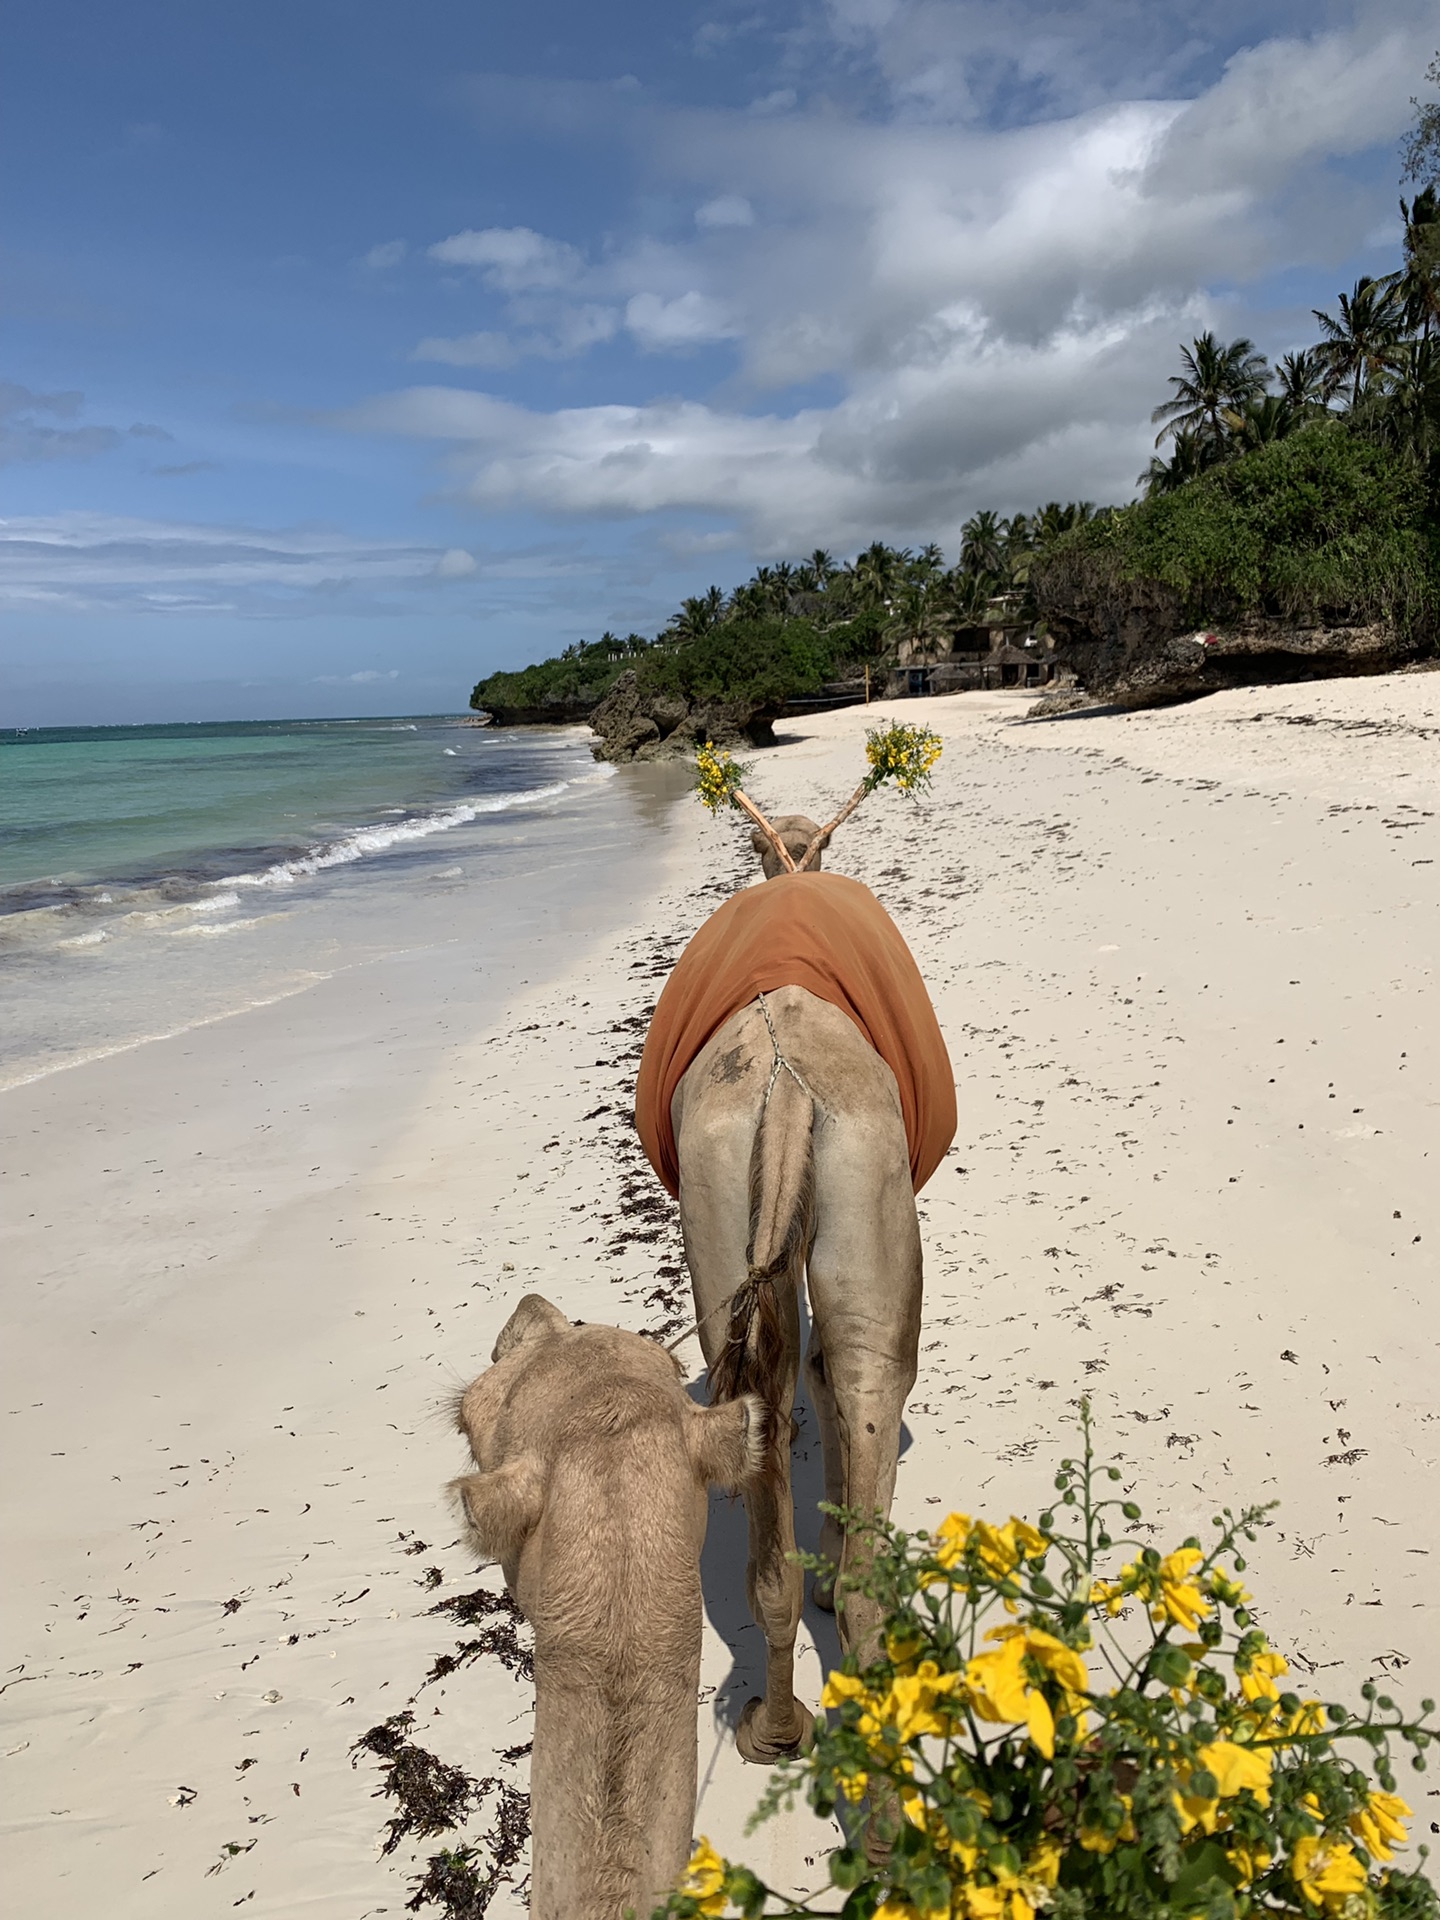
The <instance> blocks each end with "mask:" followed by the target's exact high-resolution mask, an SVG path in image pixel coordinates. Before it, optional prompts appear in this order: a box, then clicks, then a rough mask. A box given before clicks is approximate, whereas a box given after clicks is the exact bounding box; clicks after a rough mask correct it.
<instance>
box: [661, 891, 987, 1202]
mask: <svg viewBox="0 0 1440 1920" xmlns="http://www.w3.org/2000/svg"><path fill="white" fill-rule="evenodd" d="M776 987H804V988H805V989H806V991H807V992H809V993H813V994H814V995H815V996H816V997H817V998H818V999H821V1000H828V1001H829V1002H830V1004H831V1006H834V1007H839V1009H840V1010H841V1012H842V1013H845V1014H848V1015H849V1017H850V1018H851V1019H852V1020H853V1021H854V1022H855V1024H856V1026H857V1027H858V1028H859V1029H860V1031H861V1033H863V1034H864V1036H865V1038H866V1039H867V1040H868V1041H869V1043H870V1045H871V1046H872V1047H873V1048H874V1049H875V1051H876V1052H877V1053H878V1054H879V1055H880V1058H881V1059H882V1060H883V1061H884V1062H885V1064H886V1065H887V1066H888V1067H889V1068H890V1071H891V1072H892V1073H893V1074H894V1075H895V1079H896V1083H897V1085H898V1086H899V1089H900V1106H901V1109H902V1111H903V1113H904V1116H905V1135H906V1138H907V1139H908V1141H909V1143H910V1173H911V1177H912V1179H913V1180H914V1182H915V1191H916V1192H917V1193H918V1192H919V1191H920V1189H921V1187H923V1186H924V1184H925V1182H926V1181H927V1180H928V1179H929V1178H930V1176H931V1174H932V1173H934V1171H935V1169H936V1167H938V1166H939V1164H940V1162H941V1160H942V1159H943V1158H944V1157H945V1152H946V1149H947V1148H948V1147H949V1145H950V1142H951V1141H952V1140H953V1139H954V1137H955V1075H954V1071H953V1069H952V1068H951V1065H950V1056H949V1054H948V1053H947V1052H946V1051H945V1042H944V1040H943V1038H942V1037H941V1034H940V1024H939V1022H938V1021H937V1020H936V1018H935V1009H934V1008H933V1007H932V1006H931V1004H930V996H929V994H927V993H926V991H925V982H924V981H923V980H922V979H921V978H920V971H919V968H918V967H917V966H916V965H915V962H914V960H913V958H912V957H911V953H910V949H909V948H908V947H907V946H906V944H905V942H904V940H903V939H902V938H901V935H900V929H899V928H898V927H897V926H896V925H895V922H894V921H893V920H892V919H891V918H890V916H889V914H888V913H886V911H885V909H884V908H883V907H882V906H881V904H880V902H879V901H878V900H877V899H876V898H875V896H874V894H873V893H871V891H870V889H869V888H868V887H863V886H861V884H860V882H859V881H858V880H847V879H846V878H845V877H844V875H843V874H838V873H785V874H779V875H777V877H776V878H775V879H773V880H766V881H764V882H762V883H761V884H759V885H757V886H752V887H746V888H745V889H744V890H743V891H742V892H740V893H737V894H735V895H734V896H733V897H732V898H731V899H729V900H727V901H726V902H725V904H724V906H723V907H719V908H717V909H716V911H715V912H714V913H712V914H711V916H710V918H709V919H708V920H707V921H706V922H705V924H704V926H703V927H701V929H700V931H699V932H698V933H697V934H696V935H695V937H694V939H693V940H692V941H691V942H690V944H689V946H687V947H686V949H685V951H684V952H683V953H682V954H681V956H680V958H679V960H678V961H677V962H676V964H675V971H674V972H673V973H672V974H671V975H670V978H669V979H668V980H667V981H666V983H665V989H664V991H663V992H662V993H661V995H660V999H659V1002H658V1004H657V1005H656V1008H655V1014H654V1018H653V1019H652V1020H651V1022H650V1031H649V1034H648V1035H647V1036H646V1040H645V1051H644V1054H643V1056H642V1058H641V1061H640V1075H639V1079H638V1080H637V1082H636V1086H635V1126H636V1129H637V1131H638V1132H639V1135H640V1141H641V1144H642V1146H643V1147H644V1149H645V1151H646V1153H647V1154H648V1155H649V1158H650V1164H651V1166H652V1167H654V1169H655V1171H656V1173H657V1174H658V1175H659V1176H660V1179H661V1180H662V1181H663V1182H664V1184H665V1185H666V1186H667V1187H668V1188H669V1190H670V1192H671V1193H673V1194H678V1193H679V1191H680V1166H679V1162H678V1160H677V1158H676V1151H675V1130H674V1128H673V1126H672V1125H671V1121H670V1103H671V1101H672V1100H673V1099H674V1097H675V1089H676V1088H677V1087H678V1086H679V1084H680V1082H681V1080H682V1079H683V1078H684V1076H685V1072H686V1069H687V1068H688V1067H689V1066H690V1063H691V1062H692V1061H693V1060H694V1059H695V1056H696V1055H697V1054H698V1053H699V1052H700V1050H701V1048H702V1047H704V1045H705V1043H706V1042H707V1041H708V1040H709V1039H710V1038H711V1036H712V1035H713V1034H716V1033H718V1032H719V1030H720V1028H721V1027H723V1026H724V1024H725V1022H726V1021H727V1020H728V1019H729V1018H730V1017H731V1015H732V1014H735V1013H738V1012H739V1011H740V1009H741V1008H742V1007H744V1006H748V1005H749V1003H750V1002H751V1001H752V1000H753V999H754V998H755V996H756V995H757V994H759V993H769V992H770V991H772V989H774V988H776Z"/></svg>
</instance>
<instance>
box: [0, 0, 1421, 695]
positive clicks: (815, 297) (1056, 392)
mask: <svg viewBox="0 0 1440 1920" xmlns="http://www.w3.org/2000/svg"><path fill="white" fill-rule="evenodd" d="M7 22H8V24H7V47H6V60H5V76H4V80H3V83H0V84H3V88H4V94H3V98H0V167H3V170H4V177H5V178H6V180H7V182H9V183H10V191H9V192H8V193H7V195H6V196H5V201H4V206H3V210H0V302H3V308H0V312H3V320H0V325H3V334H0V724H11V725H14V724H23V725H34V724H46V723H59V722H70V723H83V722H103V721H131V720H146V719H167V718H179V719H186V718H188V719H195V718H216V717H227V716H237V717H238V716H263V715H281V714H320V713H364V712H400V711H404V712H410V711H443V710H451V709H459V708H460V707H462V706H463V705H464V702H465V699H466V697H467V695H468V692H469V688H470V685H471V684H472V682H473V681H474V680H475V679H476V678H477V677H478V676H479V675H480V674H482V673H484V672H487V671H489V670H490V669H491V668H493V667H496V666H501V665H515V664H520V663H521V662H523V661H524V660H527V659H533V658H538V657H540V656H541V655H543V654H546V653H549V652H552V651H555V650H556V649H557V648H558V647H560V646H563V645H565V644H567V643H568V642H569V641H570V640H572V639H575V638H577V637H593V636H594V635H596V634H598V633H599V632H600V631H602V630H603V629H604V628H606V627H613V628H615V629H617V630H619V631H621V632H624V631H627V630H629V629H631V628H634V629H636V630H639V631H641V632H646V631H651V632H653V631H654V630H655V629H656V628H657V627H658V626H659V625H661V624H663V622H664V620H665V618H666V617H667V615H668V613H669V611H670V610H671V608H672V607H673V606H674V604H675V602H676V601H677V599H678V598H679V596H680V595H681V594H682V593H687V592H697V591H702V590H703V589H704V588H705V587H706V586H708V585H709V584H710V582H711V581H712V580H713V581H717V582H719V583H720V584H722V585H728V584H731V583H733V582H734V581H735V580H738V579H739V578H742V577H743V576H744V575H745V574H746V573H747V572H748V571H749V569H750V568H751V566H753V564H754V563H755V562H756V561H757V560H759V559H766V558H774V557H777V556H780V555H785V554H789V555H795V554H799V553H802V552H804V551H808V549H809V548H811V547H813V546H815V545H824V546H827V547H830V548H832V549H834V550H836V551H837V552H840V553H845V552H849V551H853V550H854V549H855V548H857V547H858V546H860V545H862V544H864V543H865V542H866V541H868V540H869V539H871V538H873V537H876V536H881V537H885V538H889V539H894V540H898V541H901V542H905V543H912V544H916V543H920V542H923V541H925V540H928V539H935V540H938V541H939V542H940V544H941V545H942V546H943V547H944V548H945V549H946V550H947V552H950V553H952V554H953V552H954V550H955V548H956V545H957V538H958V531H959V527H960V524H961V522H962V521H963V519H964V518H965V517H966V515H967V514H968V513H970V512H971V511H973V510H974V509H975V508H977V507H979V506H984V505H992V506H995V507H997V508H1000V509H1002V510H1006V511H1008V510H1013V509H1014V508H1016V507H1028V506H1030V505H1033V504H1034V503H1035V502H1036V501H1038V500H1044V499H1051V498H1060V499H1065V498H1071V497H1084V498H1089V499H1093V500H1101V501H1103V500H1112V499H1123V498H1126V497H1128V496H1129V494H1130V491H1131V489H1132V485H1133V481H1134V476H1135V474H1136V473H1137V472H1138V471H1139V470H1140V468H1141V467H1142V466H1143V465H1144V463H1145V460H1146V458H1147V457H1148V451H1149V443H1150V436H1151V433H1152V431H1153V429H1150V428H1149V426H1148V424H1147V422H1148V414H1149V410H1150V408H1151V406H1153V405H1154V403H1155V402H1156V401H1157V400H1158V399H1160V398H1162V397H1163V395H1164V392H1165V384H1164V383H1165V379H1166V376H1167V375H1168V374H1169V373H1170V372H1171V371H1173V369H1174V366H1175V349H1176V343H1177V342H1178V341H1179V340H1180V339H1182V338H1186V337H1188V336H1189V335H1191V334H1193V333H1194V332H1196V331H1198V330H1199V329H1200V328H1201V327H1203V326H1207V325H1213V326H1215V327H1216V328H1217V329H1219V330H1220V331H1222V332H1225V333H1227V334H1229V333H1235V332H1240V331H1244V332H1247V333H1250V334H1252V335H1253V336H1254V337H1255V338H1256V340H1257V341H1258V342H1259V344H1260V345H1261V346H1262V347H1264V348H1265V349H1266V350H1268V351H1270V352H1272V353H1279V352H1283V351H1285V350H1286V349H1288V348H1290V347H1293V346H1296V345H1300V344H1304V343H1305V342H1306V341H1307V340H1309V339H1310V338H1311V337H1312V334H1313V323H1312V322H1311V321H1310V317H1309V309H1310V307H1311V306H1312V305H1327V304H1331V303H1332V302H1333V297H1334V294H1335V291H1336V290H1337V289H1338V288H1339V287H1341V286H1342V285H1343V286H1348V284H1349V283H1350V281H1352V280H1353V279H1354V277H1355V276H1356V274H1358V273H1360V272H1363V271H1376V270H1384V269H1386V268H1388V267H1389V266H1390V265H1392V264H1394V261H1395V258H1396V250H1397V245H1398V224H1397V220H1396V208H1395V201H1396V193H1397V180H1396V162H1395V142H1396V139H1397V137H1398V135H1399V134H1400V133H1401V132H1402V131H1403V129H1404V128H1405V126H1406V125H1407V124H1408V122H1409V120H1410V118H1411V112H1410V107H1409V99H1410V96H1411V95H1412V94H1413V93H1415V92H1417V91H1418V90H1419V89H1420V87H1421V82H1422V75H1423V72H1424V68H1425V66H1426V64H1427V62H1428V60H1429V59H1430V57H1431V56H1432V54H1433V53H1434V52H1435V50H1436V46H1437V43H1440V27H1437V24H1436V16H1435V12H1434V7H1433V3H1432V0H1424V3H1423V4H1422V3H1421V0H1376V3H1375V4H1354V3H1353V0H1346V3H1344V4H1341V3H1340V0H1335V3H1334V4H1327V3H1326V0H1307V3H1306V4H1303V5H1302V4H1291V0H1250V3H1249V4H1245V5H1241V4H1239V0H1212V3H1211V4H1208V5H1207V6H1206V7H1205V8H1203V9H1201V8H1198V7H1195V6H1194V5H1174V4H1169V0H1065V3H1064V4H1061V3H1060V0H1051V3H1050V4H1041V3H1038V0H815V3H814V4H808V3H807V4H783V5H776V4H771V5H765V6H755V5H750V4H733V5H732V4H728V0H727V3H724V4H718V5H716V4H712V5H700V6H695V7H688V6H685V5H683V4H675V3H674V0H672V4H669V5H664V6H661V5H650V4H647V5H633V4H632V5H627V6H624V7H619V6H614V5H611V6H599V7H597V6H595V5H594V4H593V3H592V4H590V5H579V4H576V3H575V0H540V3H539V4H533V3H532V4H526V5H525V6H523V7H522V6H518V5H514V4H507V0H498V3H496V4H492V5H491V6H489V7H487V8H480V7H476V6H468V7H467V6H461V5H457V4H451V3H450V0H411V3H410V4H409V5H407V6H405V7H400V6H398V5H394V4H391V5H381V4H376V3H375V0H345V4H343V5H342V4H339V0H326V3H325V4H317V3H316V0H288V3H287V4H285V5H279V4H275V3H274V0H247V4H246V6H244V7H243V8H241V7H236V6H233V5H226V6H221V5H217V4H213V0H185V3H184V4H181V3H180V0H127V4H126V5H125V6H124V7H120V8H117V7H115V6H114V5H113V4H106V5H101V4H99V3H98V0H44V4H39V3H38V0H29V3H28V4H22V5H21V6H19V7H16V8H12V9H11V11H10V13H9V14H8V16H7Z"/></svg>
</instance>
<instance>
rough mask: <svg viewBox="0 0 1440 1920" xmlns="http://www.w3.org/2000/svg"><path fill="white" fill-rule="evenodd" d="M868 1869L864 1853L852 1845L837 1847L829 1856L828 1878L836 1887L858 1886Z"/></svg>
mask: <svg viewBox="0 0 1440 1920" xmlns="http://www.w3.org/2000/svg"><path fill="white" fill-rule="evenodd" d="M869 1870H870V1865H869V1862H868V1861H867V1860H866V1858H865V1856H864V1854H863V1853H857V1852H856V1850H855V1849H854V1847H838V1848H837V1849H836V1851H835V1852H834V1853H832V1854H831V1856H830V1878H831V1879H832V1880H833V1881H834V1883H835V1885H836V1886H837V1887H842V1888H850V1887H858V1886H859V1885H860V1882H861V1881H862V1880H863V1879H864V1877H865V1875H866V1874H867V1873H868V1872H869ZM847 1911H848V1909H847Z"/></svg>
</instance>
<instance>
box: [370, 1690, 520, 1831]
mask: <svg viewBox="0 0 1440 1920" xmlns="http://www.w3.org/2000/svg"><path fill="white" fill-rule="evenodd" d="M414 1724H415V1716H414V1714H413V1713H408V1712H407V1713H397V1714H395V1715H393V1716H392V1717H391V1718H390V1719H389V1720H383V1721H382V1722H381V1723H380V1725H379V1726H378V1727H371V1729H370V1731H369V1732H368V1733H362V1734H361V1736H360V1738H359V1739H358V1740H357V1741H356V1742H355V1745H354V1746H353V1747H352V1748H351V1752H352V1753H360V1752H365V1753H373V1754H374V1755H375V1756H376V1757H377V1758H378V1759H380V1760H383V1761H384V1762H385V1773H384V1777H383V1779H382V1780H381V1782H380V1785H379V1787H378V1788H377V1789H376V1793H375V1797H376V1798H377V1799H379V1798H380V1797H381V1796H382V1795H384V1796H386V1797H387V1798H389V1799H391V1800H393V1801H395V1803H396V1805H397V1807H398V1808H399V1811H398V1812H397V1813H395V1814H392V1815H391V1817H390V1819H389V1820H388V1821H387V1822H386V1829H385V1838H384V1840H383V1841H382V1842H381V1846H380V1851H381V1853H382V1854H390V1853H393V1852H394V1851H395V1849H396V1848H397V1847H398V1846H399V1844H400V1842H401V1841H402V1840H404V1839H405V1838H406V1837H407V1836H408V1835H409V1834H412V1833H416V1834H432V1833H446V1832H448V1831H449V1830H450V1829H451V1828H452V1827H458V1826H459V1825H460V1823H461V1821H462V1820H464V1819H465V1817H466V1815H467V1814H468V1813H469V1812H470V1810H471V1808H472V1807H474V1806H476V1805H478V1803H479V1802H480V1801H481V1800H482V1799H483V1798H484V1796H485V1792H486V1790H487V1788H488V1787H489V1786H491V1785H493V1784H494V1783H493V1782H490V1781H480V1780H472V1779H471V1778H470V1776H469V1774H467V1773H462V1772H461V1770H460V1769H459V1767H452V1766H449V1765H447V1764H446V1762H445V1761H443V1760H439V1759H437V1758H436V1757H435V1755H434V1754H433V1753H427V1752H426V1750H425V1749H424V1747H417V1746H415V1745H413V1744H412V1742H411V1741H410V1739H409V1738H408V1735H409V1733H410V1729H411V1728H412V1727H413V1726H414Z"/></svg>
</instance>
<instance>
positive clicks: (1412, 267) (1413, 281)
mask: <svg viewBox="0 0 1440 1920" xmlns="http://www.w3.org/2000/svg"><path fill="white" fill-rule="evenodd" d="M1400 218H1401V219H1402V220H1403V221H1404V223H1405V265H1404V267H1403V268H1402V269H1401V271H1400V278H1399V284H1398V287H1397V292H1398V294H1399V296H1400V304H1401V307H1402V309H1403V312H1404V318H1405V324H1406V325H1407V326H1408V327H1410V328H1412V329H1413V330H1414V331H1416V332H1417V333H1419V334H1420V336H1421V338H1422V339H1425V340H1428V339H1429V338H1430V330H1431V328H1432V327H1440V204H1437V195H1436V189H1435V188H1434V187H1426V188H1425V190H1424V192H1423V193H1417V194H1416V196H1415V198H1414V199H1413V200H1412V201H1411V202H1410V204H1409V206H1408V207H1407V206H1406V204H1405V202H1404V201H1403V200H1402V201H1401V202H1400Z"/></svg>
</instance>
